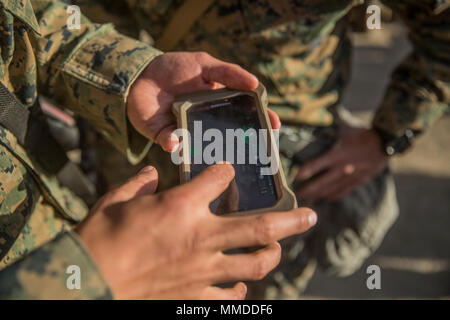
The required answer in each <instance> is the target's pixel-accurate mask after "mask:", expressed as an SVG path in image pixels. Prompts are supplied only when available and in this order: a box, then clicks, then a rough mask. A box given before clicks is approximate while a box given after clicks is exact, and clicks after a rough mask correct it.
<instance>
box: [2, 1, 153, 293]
mask: <svg viewBox="0 0 450 320" xmlns="http://www.w3.org/2000/svg"><path fill="white" fill-rule="evenodd" d="M66 8H67V1H58V0H53V1H52V0H36V1H31V0H0V37H1V42H0V50H1V56H0V81H1V82H2V84H3V85H4V86H5V87H7V88H8V89H9V91H11V92H13V93H14V94H15V96H16V97H17V98H18V99H19V100H20V102H21V103H22V104H23V105H24V106H25V107H26V108H31V107H32V106H34V105H35V104H36V102H37V98H38V93H39V94H45V95H47V96H48V97H51V98H52V99H53V100H54V101H55V102H56V103H57V104H58V105H60V106H63V107H64V108H66V109H68V110H70V111H72V112H74V113H75V114H77V115H79V116H81V117H83V118H85V119H87V120H88V121H89V122H90V124H91V125H92V126H93V127H95V128H96V130H97V131H98V132H99V133H101V134H102V135H103V136H104V137H105V139H107V140H108V141H109V142H110V143H112V144H113V145H114V146H115V147H116V148H117V150H119V151H121V152H122V154H124V155H126V157H127V158H128V160H129V161H130V162H132V163H136V162H138V161H140V160H141V158H142V156H143V155H145V154H146V153H147V152H148V149H149V147H150V142H149V141H148V140H147V139H145V138H144V137H142V136H141V135H139V134H138V133H137V132H136V131H135V130H134V129H133V128H132V127H131V126H130V125H129V124H128V122H127V118H126V114H125V102H126V98H127V94H128V91H129V89H130V86H131V85H132V83H133V81H134V80H135V79H136V78H137V76H138V75H139V74H140V72H141V71H142V70H143V69H144V68H145V67H146V66H147V65H148V64H149V63H150V62H151V61H152V59H154V58H155V57H156V56H157V55H159V54H160V51H158V50H156V49H154V48H153V47H151V46H149V45H148V44H145V43H143V42H140V41H137V40H135V39H133V38H130V37H127V36H124V35H122V34H120V33H118V32H117V31H116V30H115V29H114V27H113V26H112V25H111V24H95V23H92V22H90V21H89V20H88V19H86V18H85V17H82V20H81V28H80V29H78V30H77V29H73V30H69V29H68V28H67V26H66V21H67V19H68V14H67V12H66ZM86 214H87V207H86V205H85V204H84V203H83V201H82V200H81V199H79V198H77V197H76V196H75V195H74V194H73V193H72V192H71V191H70V190H68V189H67V188H65V187H63V186H62V185H60V183H59V182H58V180H57V179H56V177H55V176H54V175H52V174H50V173H49V172H47V171H46V170H45V169H44V168H43V167H42V166H40V165H39V162H38V161H36V159H35V158H34V157H33V156H32V155H30V154H28V153H27V151H26V150H25V148H24V147H23V146H22V145H20V144H19V143H18V140H17V138H16V137H15V136H14V135H13V134H12V133H11V132H10V131H8V130H6V129H5V128H3V127H2V126H0V257H1V261H0V270H1V271H0V298H108V297H109V298H110V297H111V292H110V290H109V289H108V286H107V285H106V284H105V281H104V280H103V278H102V276H101V274H100V273H99V271H98V270H97V268H96V267H95V265H94V263H93V261H92V260H91V258H90V256H89V255H88V254H87V253H86V251H85V250H84V249H83V247H82V245H81V244H80V242H79V240H78V239H77V237H76V235H75V234H74V233H72V232H71V229H72V228H73V226H74V224H76V223H77V222H79V221H80V220H82V219H83V218H84V217H85V215H86ZM69 265H78V266H79V267H80V268H81V283H82V289H81V290H68V289H67V288H66V278H67V276H68V275H67V274H66V268H67V266H69Z"/></svg>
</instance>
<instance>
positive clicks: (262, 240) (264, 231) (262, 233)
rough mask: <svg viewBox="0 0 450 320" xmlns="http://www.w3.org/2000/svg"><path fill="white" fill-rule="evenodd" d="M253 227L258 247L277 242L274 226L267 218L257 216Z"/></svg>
mask: <svg viewBox="0 0 450 320" xmlns="http://www.w3.org/2000/svg"><path fill="white" fill-rule="evenodd" d="M255 225H256V236H257V240H258V243H259V244H260V245H265V244H268V243H270V242H273V241H275V240H277V239H276V228H275V224H274V222H273V221H272V220H271V219H269V218H268V217H267V216H259V217H258V220H257V223H256V224H255Z"/></svg>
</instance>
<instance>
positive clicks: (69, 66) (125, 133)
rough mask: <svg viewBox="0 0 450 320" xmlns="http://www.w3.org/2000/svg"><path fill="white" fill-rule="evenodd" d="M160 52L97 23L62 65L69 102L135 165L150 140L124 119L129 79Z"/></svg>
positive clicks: (129, 84)
mask: <svg viewBox="0 0 450 320" xmlns="http://www.w3.org/2000/svg"><path fill="white" fill-rule="evenodd" d="M160 54H162V52H161V51H159V50H157V49H155V48H153V47H151V46H149V45H147V44H145V43H143V42H140V41H137V40H135V39H133V38H129V37H126V36H124V35H121V34H119V33H118V32H117V31H115V30H114V28H113V27H112V25H110V24H106V25H102V26H101V27H99V29H98V30H97V31H96V32H94V34H93V35H92V36H91V37H90V38H89V39H87V40H85V41H84V42H82V43H81V44H80V45H79V48H77V49H76V50H75V54H74V55H73V56H72V57H70V59H68V60H67V61H66V62H65V64H64V67H63V70H64V72H63V74H64V77H65V82H66V85H67V86H68V89H69V90H68V91H69V94H70V95H72V97H71V98H72V99H71V100H72V101H74V102H75V103H74V105H73V106H72V108H71V109H72V110H73V111H75V112H76V113H77V114H79V115H80V116H82V117H84V118H86V119H87V120H88V121H89V122H90V123H91V124H92V125H93V126H94V127H95V128H96V129H97V130H98V131H99V132H100V133H101V134H102V135H103V136H104V137H105V138H106V139H107V140H108V141H109V142H110V143H112V144H113V145H114V146H115V147H116V148H117V149H118V150H119V151H120V152H122V153H123V154H125V155H126V156H127V158H128V160H129V161H130V162H131V163H133V164H135V163H137V162H139V161H140V160H141V159H142V158H143V156H144V155H145V154H146V153H147V152H148V149H149V148H150V145H151V142H150V141H149V140H148V139H146V138H145V137H143V136H142V135H141V134H139V133H138V132H137V131H136V130H135V129H134V128H133V126H132V125H131V124H130V123H129V122H128V120H127V115H126V99H127V96H128V92H129V90H130V87H131V86H132V84H133V82H134V81H135V80H136V79H137V77H138V76H139V75H140V74H141V72H142V71H143V70H144V69H145V68H146V67H147V66H148V64H149V63H150V62H151V61H153V59H154V58H156V57H157V56H158V55H160Z"/></svg>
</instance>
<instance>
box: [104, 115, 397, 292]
mask: <svg viewBox="0 0 450 320" xmlns="http://www.w3.org/2000/svg"><path fill="white" fill-rule="evenodd" d="M338 110H340V111H339V112H338V113H339V115H338V117H340V119H341V120H343V121H345V122H347V123H349V124H351V125H353V126H360V125H361V124H360V122H359V121H358V120H356V119H355V118H354V117H352V116H351V115H350V114H349V113H348V112H346V111H345V110H343V109H338ZM337 135H338V128H337V127H336V126H330V127H311V126H302V127H298V126H295V127H294V126H286V125H283V127H282V129H281V130H280V154H281V156H282V163H283V167H284V172H285V173H286V176H287V177H286V178H287V180H288V182H289V184H290V185H291V187H293V188H295V187H298V186H296V185H295V182H294V181H293V177H294V176H295V174H296V172H297V170H298V168H299V167H300V166H301V164H302V163H304V162H307V161H309V160H312V159H314V158H316V157H317V156H319V155H321V154H323V153H324V152H325V151H327V150H328V149H329V148H331V147H332V146H333V145H334V143H335V142H336V139H337ZM108 150H110V151H109V152H108ZM99 154H101V158H100V162H101V166H100V168H101V171H102V176H103V177H104V181H106V185H107V186H109V187H111V186H113V185H117V184H119V183H122V182H123V181H124V180H125V179H126V178H128V177H130V176H131V175H132V174H135V173H136V172H137V171H138V170H139V169H140V168H141V167H142V166H144V165H146V164H151V165H153V166H155V167H156V168H157V170H158V173H159V186H158V191H163V190H166V189H168V188H171V187H173V186H175V185H177V184H178V183H179V175H178V168H177V167H176V166H175V165H174V164H173V163H172V161H171V159H170V154H168V153H166V152H164V151H162V149H161V148H160V147H159V146H157V145H154V146H153V147H152V148H151V150H150V153H149V154H148V156H147V159H146V160H145V161H144V162H143V163H142V164H140V165H139V166H136V167H131V166H130V165H127V163H126V160H125V158H124V157H122V156H120V155H118V153H117V152H115V151H112V150H111V148H110V147H109V146H107V145H104V146H103V147H102V152H100V153H99ZM112 173H114V174H112ZM107 189H108V188H107ZM298 200H299V205H302V200H301V199H298ZM312 208H313V209H314V210H315V211H316V212H317V214H318V223H317V225H316V226H315V227H314V228H313V229H312V230H310V231H309V232H307V233H305V234H303V235H300V236H294V237H290V238H288V239H286V240H283V241H282V242H281V245H282V247H283V256H282V261H281V263H280V265H279V266H278V267H277V268H276V269H275V270H274V271H273V272H272V273H271V274H270V275H269V276H268V277H266V278H265V279H264V280H262V281H258V282H251V283H248V285H249V294H248V298H249V299H297V298H299V297H300V295H301V294H302V292H303V291H304V289H305V288H306V286H307V284H308V281H309V279H310V278H311V277H312V276H313V274H314V272H315V271H316V269H317V267H320V268H321V269H322V270H323V271H324V272H326V273H328V274H330V275H335V276H348V275H350V274H352V273H353V272H355V271H356V270H357V269H358V268H359V267H360V266H361V265H362V264H363V263H364V261H365V260H366V259H367V258H368V257H369V256H370V255H371V254H372V253H373V252H374V251H375V250H376V249H377V248H378V247H379V245H380V243H381V241H382V240H383V238H384V236H385V234H386V232H387V231H388V230H389V229H390V227H391V226H392V224H393V223H394V222H395V220H396V218H397V215H398V204H397V199H396V192H395V185H394V181H393V177H392V175H391V174H390V172H389V169H388V168H386V169H385V170H384V171H383V172H382V173H380V174H379V175H377V176H376V177H375V178H373V179H372V180H371V181H369V182H367V183H365V184H364V185H361V186H359V187H358V188H357V189H356V190H354V191H353V192H351V193H350V194H348V195H347V196H345V197H344V198H342V199H340V200H339V201H336V202H333V203H317V204H314V205H312Z"/></svg>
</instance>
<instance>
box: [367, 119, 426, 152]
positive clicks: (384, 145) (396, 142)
mask: <svg viewBox="0 0 450 320" xmlns="http://www.w3.org/2000/svg"><path fill="white" fill-rule="evenodd" d="M372 130H373V131H374V132H375V133H376V134H377V135H378V137H379V138H380V142H381V149H382V151H383V153H384V154H386V156H388V157H391V156H393V155H396V154H402V153H404V152H405V151H407V150H408V149H409V148H410V147H411V146H412V144H413V141H414V139H415V137H416V136H417V134H418V133H419V132H415V131H413V130H410V129H405V130H404V131H403V133H402V134H400V135H393V134H392V133H389V132H387V131H385V130H383V129H381V128H379V127H376V126H374V127H373V128H372Z"/></svg>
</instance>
